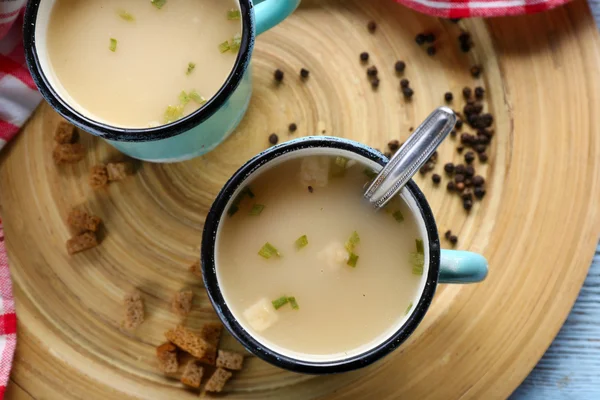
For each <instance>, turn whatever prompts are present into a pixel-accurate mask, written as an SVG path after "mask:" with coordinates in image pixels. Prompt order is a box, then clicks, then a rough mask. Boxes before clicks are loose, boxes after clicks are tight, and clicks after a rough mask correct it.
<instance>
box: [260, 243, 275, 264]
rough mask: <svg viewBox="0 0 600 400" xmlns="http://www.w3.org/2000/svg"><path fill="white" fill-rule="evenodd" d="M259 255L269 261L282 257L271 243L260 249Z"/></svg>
mask: <svg viewBox="0 0 600 400" xmlns="http://www.w3.org/2000/svg"><path fill="white" fill-rule="evenodd" d="M258 255H259V256H261V257H263V258H266V259H267V260H268V259H269V258H271V257H273V256H277V257H281V253H279V251H278V250H277V249H276V248H275V247H274V246H273V245H272V244H271V243H269V242H267V243H265V245H264V246H263V247H262V249H260V251H259V252H258Z"/></svg>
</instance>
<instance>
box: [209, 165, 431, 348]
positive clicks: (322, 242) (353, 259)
mask: <svg viewBox="0 0 600 400" xmlns="http://www.w3.org/2000/svg"><path fill="white" fill-rule="evenodd" d="M371 178H372V170H370V169H368V168H366V167H365V166H364V165H360V164H358V163H356V162H355V161H349V160H348V159H346V158H343V157H329V156H311V157H303V158H296V159H290V160H286V161H283V162H282V163H280V164H279V165H276V166H274V167H269V168H268V169H267V170H265V171H264V172H259V173H257V174H255V176H254V177H253V178H250V180H249V182H248V186H246V187H245V188H244V190H242V191H241V192H240V193H239V194H238V195H237V196H236V197H235V200H233V202H232V204H230V205H229V208H228V212H227V215H224V217H223V219H222V221H221V223H220V226H219V232H218V238H217V244H216V248H217V250H216V253H217V256H216V265H217V277H218V281H219V284H220V287H221V290H222V292H223V295H224V298H225V301H226V303H227V304H228V306H229V307H230V309H231V311H232V313H233V314H234V316H235V317H236V319H237V320H238V321H239V322H240V323H241V324H242V326H243V327H244V328H245V329H246V330H248V331H249V332H250V333H251V335H252V336H254V337H255V338H257V339H258V340H259V341H261V342H263V344H266V345H267V346H268V347H270V348H273V349H276V350H279V351H281V352H282V353H283V354H288V355H292V356H294V355H295V356H297V357H303V358H304V359H307V358H316V359H324V358H326V359H331V358H332V357H333V358H336V357H339V358H343V357H345V356H347V355H354V354H357V353H358V352H360V351H361V348H363V349H364V347H365V346H369V345H370V346H371V347H372V346H373V345H374V344H376V343H377V342H378V341H379V342H380V341H382V340H383V339H385V338H386V337H389V336H390V335H391V334H392V333H393V332H394V331H395V330H397V329H398V328H399V326H400V325H401V324H402V322H403V320H404V319H406V318H408V315H409V314H410V312H411V311H412V310H413V305H414V304H416V303H417V302H418V297H419V294H420V293H421V291H422V289H423V285H424V283H423V280H424V278H423V275H424V269H426V266H425V265H424V264H425V262H424V259H425V257H424V253H425V252H427V249H424V248H423V241H422V234H421V230H420V228H419V226H418V224H417V222H416V220H415V218H414V216H413V213H412V212H411V211H410V209H409V206H408V204H407V203H406V202H405V201H404V200H403V198H402V197H400V196H398V198H397V199H394V200H393V201H392V202H391V204H389V205H388V206H387V207H386V209H385V210H382V211H379V212H376V211H375V210H374V209H372V208H371V207H370V206H369V205H367V204H366V203H365V202H364V201H363V199H362V194H363V192H364V187H365V184H366V183H367V182H369V181H370V179H371Z"/></svg>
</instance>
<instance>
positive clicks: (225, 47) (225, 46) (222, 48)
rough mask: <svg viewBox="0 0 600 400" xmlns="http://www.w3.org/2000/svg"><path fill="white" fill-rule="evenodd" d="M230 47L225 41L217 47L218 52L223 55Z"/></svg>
mask: <svg viewBox="0 0 600 400" xmlns="http://www.w3.org/2000/svg"><path fill="white" fill-rule="evenodd" d="M230 48H231V47H229V42H228V41H227V40H226V41H224V42H223V43H221V44H220V45H219V51H220V52H221V53H225V52H226V51H228V50H229V49H230Z"/></svg>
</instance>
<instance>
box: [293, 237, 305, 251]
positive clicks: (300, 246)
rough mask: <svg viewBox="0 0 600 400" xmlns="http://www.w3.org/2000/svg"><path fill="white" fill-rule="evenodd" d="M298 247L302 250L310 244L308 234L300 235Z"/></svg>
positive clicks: (297, 241) (297, 242)
mask: <svg viewBox="0 0 600 400" xmlns="http://www.w3.org/2000/svg"><path fill="white" fill-rule="evenodd" d="M295 244H296V248H297V249H298V250H300V249H301V248H303V247H306V245H307V244H308V237H307V236H306V235H302V236H300V237H299V238H298V239H297V240H296V243H295Z"/></svg>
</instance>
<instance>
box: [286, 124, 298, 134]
mask: <svg viewBox="0 0 600 400" xmlns="http://www.w3.org/2000/svg"><path fill="white" fill-rule="evenodd" d="M296 129H298V126H297V125H296V124H294V123H291V124H290V126H288V130H289V131H290V132H291V133H294V132H296Z"/></svg>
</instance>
